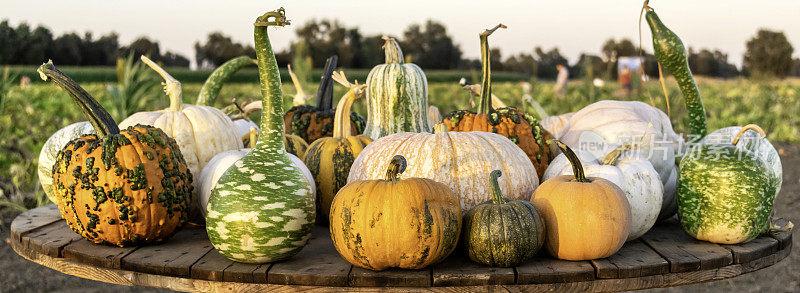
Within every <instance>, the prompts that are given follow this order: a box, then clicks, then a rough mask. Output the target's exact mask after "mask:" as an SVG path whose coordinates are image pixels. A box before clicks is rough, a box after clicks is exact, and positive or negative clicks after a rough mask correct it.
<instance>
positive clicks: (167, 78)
mask: <svg viewBox="0 0 800 293" xmlns="http://www.w3.org/2000/svg"><path fill="white" fill-rule="evenodd" d="M141 59H142V62H144V64H147V66H150V68H152V69H153V70H155V71H156V72H158V74H159V75H161V77H163V78H164V82H162V83H161V85H163V86H164V92H165V93H167V96H169V110H170V111H180V110H181V108H182V107H183V100H181V82H180V81H178V80H177V79H175V78H174V77H172V75H169V73H168V72H167V71H166V70H164V68H161V66H158V64H156V63H155V62H153V60H150V58H147V56H145V55H142V57H141Z"/></svg>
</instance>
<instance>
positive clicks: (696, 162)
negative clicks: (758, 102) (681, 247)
mask: <svg viewBox="0 0 800 293" xmlns="http://www.w3.org/2000/svg"><path fill="white" fill-rule="evenodd" d="M748 130H755V131H757V132H758V133H759V134H760V135H761V138H764V137H766V134H765V133H764V131H763V130H762V129H761V128H760V127H758V126H754V125H748V126H747V127H744V128H742V129H741V130H740V133H739V135H737V136H735V138H734V139H733V142H730V141H729V142H727V143H704V144H698V145H695V146H693V147H692V149H690V151H689V152H688V153H687V154H686V156H684V157H683V159H682V160H681V168H680V170H681V171H680V176H679V179H678V215H679V216H680V217H679V218H680V220H681V224H682V225H683V229H684V230H686V232H687V233H689V235H692V237H694V238H696V239H698V240H704V241H709V242H714V243H720V244H738V243H744V242H748V241H750V240H753V239H754V238H756V237H758V235H759V234H761V233H764V232H767V231H773V230H780V229H781V228H780V227H772V223H771V222H770V216H771V213H772V207H773V204H774V203H775V197H776V196H777V191H778V188H779V186H780V182H781V180H780V179H779V178H780V177H778V174H776V173H777V172H776V171H775V169H774V167H775V163H774V162H773V163H769V162H767V160H765V159H764V157H762V156H759V155H757V154H756V153H754V152H752V151H751V150H750V149H748V148H747V147H738V146H737V145H736V144H737V143H738V142H739V140H740V137H741V136H742V134H743V133H744V132H747V131H748ZM789 228H790V227H789Z"/></svg>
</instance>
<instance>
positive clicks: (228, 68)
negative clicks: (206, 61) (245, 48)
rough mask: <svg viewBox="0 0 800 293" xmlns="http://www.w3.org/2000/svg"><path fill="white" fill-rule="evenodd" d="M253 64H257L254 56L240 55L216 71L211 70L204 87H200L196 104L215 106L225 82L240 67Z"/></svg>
mask: <svg viewBox="0 0 800 293" xmlns="http://www.w3.org/2000/svg"><path fill="white" fill-rule="evenodd" d="M253 64H256V61H255V60H253V58H250V57H248V56H239V57H236V58H233V59H231V60H228V61H226V62H225V63H223V64H222V65H220V66H219V67H217V69H214V72H211V75H209V76H208V79H206V82H204V83H203V87H202V88H201V89H200V94H198V95H197V102H196V103H195V104H196V105H200V106H214V102H215V101H216V99H217V96H218V95H219V92H220V91H221V90H222V86H223V85H224V84H225V82H227V81H228V80H230V79H231V77H233V75H234V74H236V72H238V71H239V69H242V68H243V67H245V66H248V65H253Z"/></svg>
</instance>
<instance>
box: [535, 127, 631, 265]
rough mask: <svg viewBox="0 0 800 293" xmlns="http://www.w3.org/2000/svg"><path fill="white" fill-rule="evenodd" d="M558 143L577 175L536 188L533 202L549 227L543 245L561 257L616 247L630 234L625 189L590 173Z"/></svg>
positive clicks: (585, 256) (603, 253) (594, 255)
mask: <svg viewBox="0 0 800 293" xmlns="http://www.w3.org/2000/svg"><path fill="white" fill-rule="evenodd" d="M556 144H557V145H558V147H559V148H560V149H561V151H562V152H563V153H564V154H565V155H566V157H567V158H568V159H569V161H570V163H572V167H573V172H574V173H575V175H561V176H558V177H555V178H552V179H550V180H547V181H545V182H544V183H542V185H541V186H539V188H538V189H536V193H534V194H533V198H532V200H531V201H532V202H533V204H534V205H535V206H536V208H537V210H538V211H540V212H541V215H542V217H543V218H544V222H545V226H546V227H547V229H546V230H547V236H546V237H545V245H544V246H545V248H546V249H547V251H548V252H549V253H550V254H551V255H552V256H554V257H556V258H559V259H565V260H590V259H598V258H604V257H609V256H611V255H613V254H614V253H616V252H617V251H618V250H619V249H620V248H621V247H622V245H623V244H624V243H625V240H626V239H627V238H628V233H629V231H630V225H631V208H630V205H629V204H628V199H627V198H626V197H625V193H624V192H623V191H622V189H620V188H619V187H618V186H617V185H615V184H614V183H612V182H611V181H608V180H605V179H602V178H597V177H590V178H587V177H586V176H585V175H584V172H583V166H582V165H581V162H580V160H579V159H578V157H577V156H576V155H575V153H574V152H573V151H572V150H571V149H570V148H569V147H567V146H566V145H565V144H563V143H562V142H560V141H556Z"/></svg>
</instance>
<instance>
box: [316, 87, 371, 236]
mask: <svg viewBox="0 0 800 293" xmlns="http://www.w3.org/2000/svg"><path fill="white" fill-rule="evenodd" d="M336 74H337V77H334V78H335V79H337V81H339V82H340V83H342V84H344V85H346V86H348V87H349V88H350V89H349V90H348V91H347V94H345V95H344V96H343V97H342V98H341V99H340V100H339V105H337V106H336V117H335V118H334V120H333V137H323V138H320V139H318V140H317V141H315V142H314V143H312V144H311V146H309V147H308V151H307V152H306V156H305V157H304V159H303V162H305V164H306V166H308V168H309V170H311V173H312V174H313V175H314V182H315V183H316V184H317V219H318V220H319V221H320V222H323V223H324V222H327V221H328V216H329V215H330V209H331V202H333V197H334V196H335V195H336V193H337V192H339V189H341V188H342V187H344V185H345V184H347V176H348V174H350V166H352V165H353V161H354V160H355V159H356V157H358V154H359V153H361V150H363V149H364V147H366V146H367V144H369V143H370V142H372V139H370V138H369V137H367V136H365V135H353V133H352V132H351V128H350V119H349V116H350V108H351V107H352V105H353V102H354V101H355V100H356V99H359V98H361V95H362V94H363V93H364V87H366V86H365V85H357V84H350V83H349V82H348V81H347V79H346V78H345V77H344V74H343V73H340V72H337V73H336Z"/></svg>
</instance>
